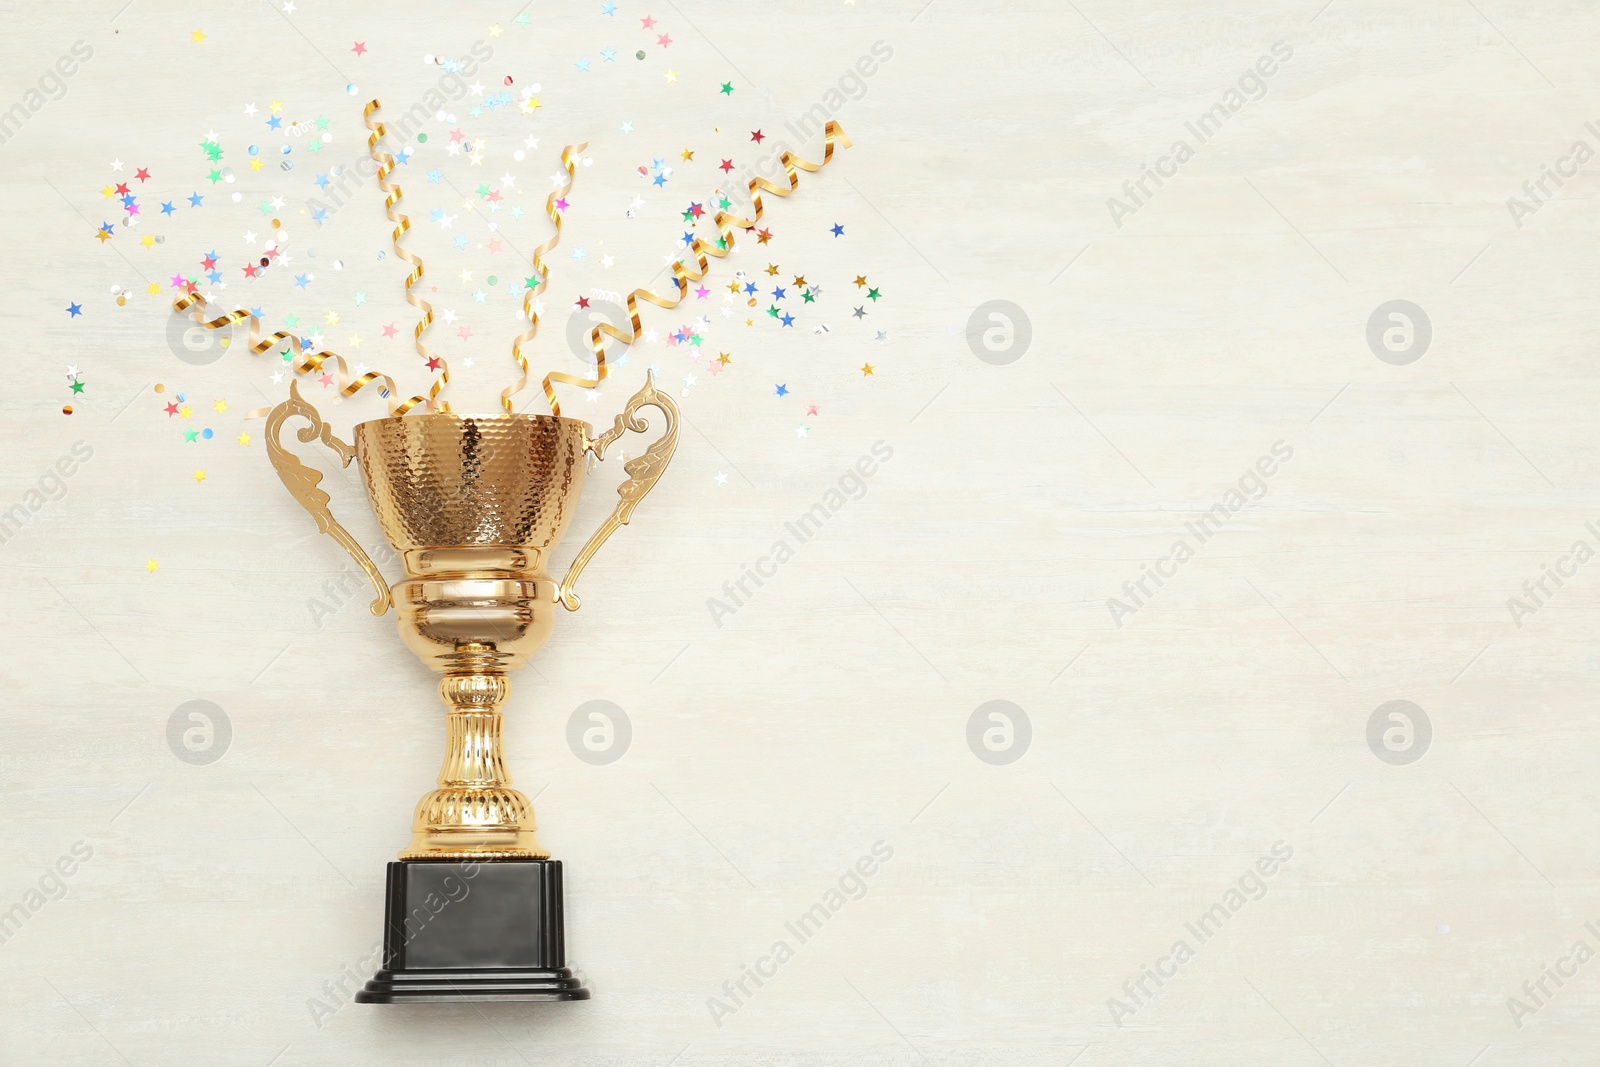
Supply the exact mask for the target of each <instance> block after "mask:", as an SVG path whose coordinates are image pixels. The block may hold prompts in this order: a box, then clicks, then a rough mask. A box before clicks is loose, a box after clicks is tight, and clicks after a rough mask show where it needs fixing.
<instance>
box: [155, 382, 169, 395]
mask: <svg viewBox="0 0 1600 1067" xmlns="http://www.w3.org/2000/svg"><path fill="white" fill-rule="evenodd" d="M166 391H167V387H166V386H165V385H162V384H161V383H160V382H157V383H156V392H158V393H164V392H166Z"/></svg>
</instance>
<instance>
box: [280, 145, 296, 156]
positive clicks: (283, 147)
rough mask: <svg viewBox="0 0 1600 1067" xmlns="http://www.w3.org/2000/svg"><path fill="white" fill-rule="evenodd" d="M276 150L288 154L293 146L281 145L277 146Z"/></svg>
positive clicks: (292, 149)
mask: <svg viewBox="0 0 1600 1067" xmlns="http://www.w3.org/2000/svg"><path fill="white" fill-rule="evenodd" d="M278 151H279V152H280V153H281V154H283V155H288V154H289V153H290V152H293V151H294V148H293V147H292V146H290V145H281V146H280V147H279V148H278Z"/></svg>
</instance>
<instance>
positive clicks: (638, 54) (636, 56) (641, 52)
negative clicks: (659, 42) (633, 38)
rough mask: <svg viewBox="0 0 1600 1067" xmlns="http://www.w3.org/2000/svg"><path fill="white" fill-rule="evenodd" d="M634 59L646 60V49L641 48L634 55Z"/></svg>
mask: <svg viewBox="0 0 1600 1067" xmlns="http://www.w3.org/2000/svg"><path fill="white" fill-rule="evenodd" d="M633 58H634V59H643V58H644V49H643V48H641V49H639V50H638V51H637V52H635V53H634V54H633Z"/></svg>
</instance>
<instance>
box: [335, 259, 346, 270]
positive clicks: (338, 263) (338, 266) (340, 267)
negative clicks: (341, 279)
mask: <svg viewBox="0 0 1600 1067" xmlns="http://www.w3.org/2000/svg"><path fill="white" fill-rule="evenodd" d="M333 269H334V270H344V260H342V259H336V260H334V261H333Z"/></svg>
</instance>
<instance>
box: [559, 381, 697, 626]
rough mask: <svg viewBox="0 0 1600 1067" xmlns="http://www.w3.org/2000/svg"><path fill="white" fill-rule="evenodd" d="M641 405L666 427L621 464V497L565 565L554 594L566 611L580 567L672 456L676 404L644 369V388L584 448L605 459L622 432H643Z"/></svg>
mask: <svg viewBox="0 0 1600 1067" xmlns="http://www.w3.org/2000/svg"><path fill="white" fill-rule="evenodd" d="M643 407H653V408H656V409H657V410H658V411H660V412H661V413H662V414H663V415H665V416H666V417H667V428H666V429H665V430H664V431H662V434H661V436H660V437H659V438H657V439H656V441H655V443H654V444H652V445H651V446H650V447H649V448H647V449H645V451H644V455H642V456H639V457H637V458H635V459H630V460H629V461H628V462H626V463H624V464H623V465H622V469H623V470H625V471H627V472H628V480H627V481H625V482H623V483H622V484H621V485H619V486H617V495H618V496H619V497H621V498H622V499H621V500H619V501H617V507H616V510H615V511H613V512H612V513H611V514H610V515H609V516H607V517H606V521H605V522H603V523H601V524H600V529H598V530H596V531H595V532H594V536H593V537H591V538H589V540H588V541H587V542H586V543H585V544H584V546H583V548H581V549H579V550H578V554H577V556H575V557H574V558H573V560H572V565H571V566H570V567H568V568H567V576H566V577H565V578H563V579H561V585H560V586H559V587H557V591H556V595H557V597H558V598H559V599H560V600H561V606H562V607H564V608H566V609H567V610H568V611H577V610H578V605H579V600H578V595H577V594H576V593H574V592H573V591H572V587H573V585H574V584H576V582H577V581H578V575H580V574H582V573H583V568H584V567H585V566H587V565H588V563H589V560H590V558H591V557H592V556H593V555H594V554H595V552H597V551H599V549H600V546H601V545H603V544H605V541H606V538H608V537H610V536H611V535H612V534H614V533H616V532H617V530H618V529H620V528H621V527H623V526H626V525H627V524H628V520H629V519H630V518H632V517H633V509H634V508H636V507H638V506H639V501H641V500H643V499H644V497H645V494H646V493H648V492H649V491H650V490H651V489H653V488H655V484H656V482H658V481H660V479H661V475H662V473H663V472H664V471H666V469H667V461H668V460H670V459H671V458H672V453H673V450H674V449H676V448H677V447H678V405H676V404H674V403H673V402H672V398H671V397H670V396H668V395H667V394H666V393H663V392H660V391H658V390H657V389H656V379H655V375H653V374H651V373H649V372H646V373H645V379H644V388H642V389H640V390H639V391H638V392H637V393H635V394H633V396H632V397H631V398H630V399H629V400H628V404H627V406H626V407H624V408H623V409H622V414H620V415H618V416H617V420H616V422H615V423H613V424H612V426H611V429H609V430H607V431H606V432H605V433H603V434H601V435H600V436H599V437H596V438H595V439H594V440H593V441H590V442H588V445H587V446H586V447H587V450H588V451H590V452H593V453H594V455H595V458H596V459H605V458H606V456H605V453H606V449H607V448H609V447H610V446H611V444H612V442H614V441H615V440H616V439H617V438H619V437H621V436H622V435H623V433H624V431H627V430H632V431H633V432H634V433H643V432H644V431H645V430H648V429H649V428H650V424H649V423H648V422H646V421H645V420H644V419H641V418H640V417H639V416H638V414H637V412H638V410H639V409H640V408H643Z"/></svg>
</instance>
